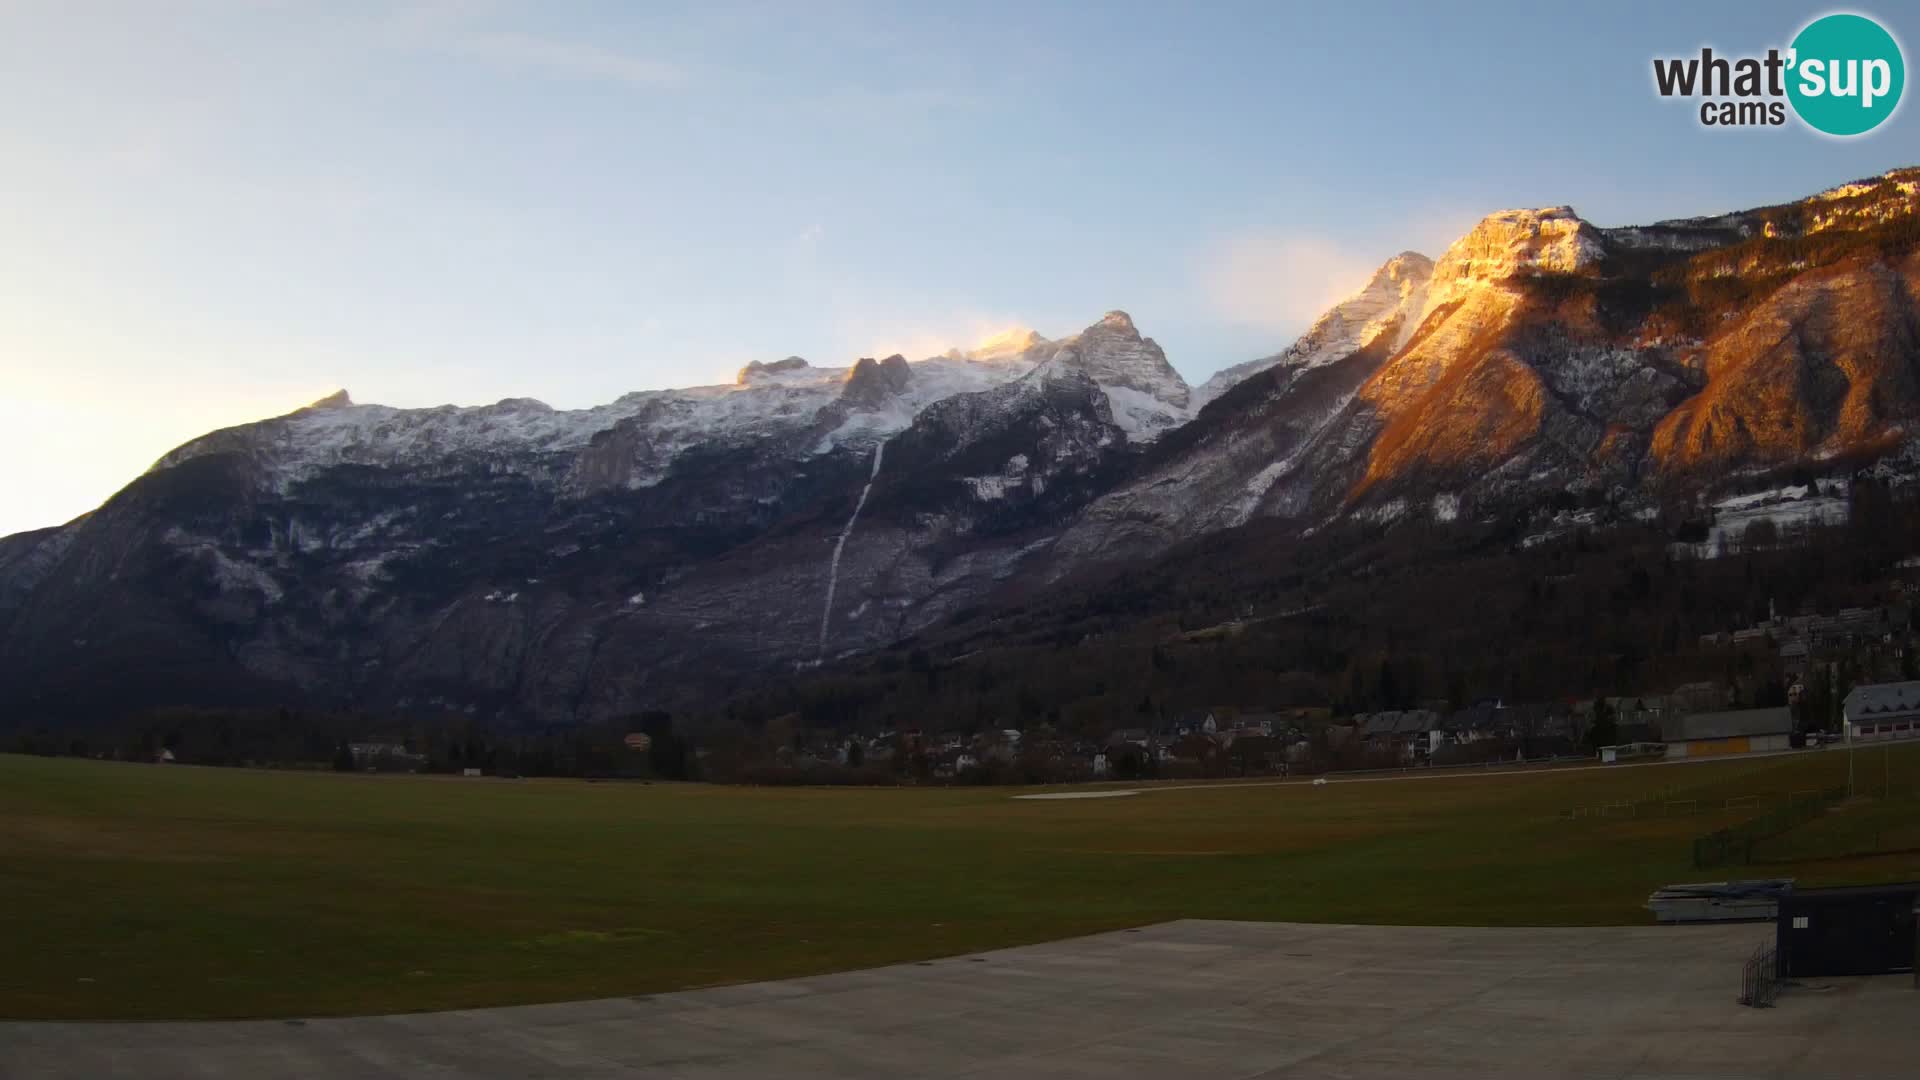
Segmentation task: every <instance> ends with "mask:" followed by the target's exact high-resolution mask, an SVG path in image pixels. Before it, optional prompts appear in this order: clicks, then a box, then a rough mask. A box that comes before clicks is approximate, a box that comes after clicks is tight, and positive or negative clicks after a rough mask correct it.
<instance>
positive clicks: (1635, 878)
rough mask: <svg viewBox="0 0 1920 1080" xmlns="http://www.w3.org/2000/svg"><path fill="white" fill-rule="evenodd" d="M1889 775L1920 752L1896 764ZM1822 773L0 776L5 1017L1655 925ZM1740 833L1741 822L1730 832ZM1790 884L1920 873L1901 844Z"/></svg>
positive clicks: (483, 996)
mask: <svg viewBox="0 0 1920 1080" xmlns="http://www.w3.org/2000/svg"><path fill="white" fill-rule="evenodd" d="M1892 767H1893V769H1894V771H1895V772H1897V773H1899V774H1900V775H1902V776H1904V777H1906V778H1907V780H1908V782H1909V783H1911V781H1912V780H1913V779H1915V778H1920V754H1915V753H1913V752H1904V753H1900V754H1897V755H1896V757H1895V759H1894V764H1893V766H1892ZM1844 776H1845V761H1844V755H1842V754H1838V753H1825V754H1808V755H1797V756H1793V757H1785V758H1767V759H1753V760H1747V761H1728V762H1717V763H1711V764H1700V765H1687V766H1675V767H1654V768H1632V769H1614V770H1594V771H1579V772H1568V771H1560V772H1544V773H1533V774H1523V775H1507V776H1500V775H1496V776H1475V777H1470V778H1461V779H1445V778H1443V779H1427V780H1409V781H1405V782H1384V783H1335V784H1331V785H1327V786H1324V787H1317V788H1316V787H1311V786H1307V785H1303V784H1287V785H1280V786H1272V785H1267V786H1251V787H1215V788H1208V789H1205V790H1149V791H1148V793H1147V794H1144V795H1141V796H1137V797H1132V798H1125V799H1104V800H1091V801H1080V802H1022V801H1013V800H1011V799H1009V797H1008V796H1009V795H1010V794H1013V793H1012V792H1010V791H1008V790H1005V789H919V790H915V789H886V790H846V789H836V790H794V789H747V788H719V787H703V786H691V785H652V786H643V785H632V784H585V783H577V782H562V781H553V782H513V781H497V780H454V779H431V778H411V777H363V776H336V775H329V774H294V773H274V772H255V771H241V770H215V769H193V768H176V767H155V766H142V765H126V764H111V763H100V762H87V761H72V760H46V759H37V758H24V757H8V756H0V956H4V957H6V962H5V963H4V964H0V1016H7V1017H16V1018H20V1017H39V1018H101V1019H105V1018H114V1019H128V1018H161V1017H180V1018H185V1017H214V1016H227V1017H234V1016H288V1015H318V1014H338V1013H364V1012H386V1011H403V1010H414V1009H434V1008H452V1007H466V1006H479V1005H499V1004H510V1003H520V1002H533V1001H550V1000H560V999H569V998H583V997H596V996H609V995H621V994H642V993H650V992H657V991H664V990H670V989H677V988H685V987H691V986H701V985H709V984H714V983H724V982H733V981H740V980H748V979H761V978H776V977H782V976H791V975H798V974H803V973H812V972H821V971H829V970H837V969H846V968H853V967H861V966H866V965H873V964H881V963H889V962H897V961H904V960H913V959H924V958H930V957H936V956H942V955H951V954H954V953H960V952H967V951H972V950H976V949H982V948H990V947H996V946H1005V945H1013V944H1021V943H1030V942H1036V941H1042V940H1047V939H1053V938H1059V937H1064V936H1069V935H1074V934H1081V933H1089V932H1094V931H1100V930H1110V929H1116V928H1119V927H1124V926H1135V925H1141V924H1145V923H1151V922H1157V921H1160V920H1164V919H1171V918H1181V917H1206V918H1229V919H1283V920H1308V921H1342V922H1391V923H1416V924H1417V923H1431V924H1483V925H1518V924H1609V923H1641V922H1646V921H1648V918H1649V917H1648V915H1647V913H1646V912H1645V911H1644V910H1643V909H1642V907H1641V904H1642V903H1643V901H1644V900H1645V898H1646V895H1647V893H1648V892H1649V891H1650V890H1651V889H1653V888H1654V887H1655V886H1658V885H1662V884H1667V883H1670V882H1676V881H1686V880H1698V879H1699V878H1700V877H1701V876H1702V875H1701V874H1700V873H1699V872H1698V871H1694V870H1692V869H1691V868H1690V866H1689V862H1688V860H1689V853H1690V848H1689V842H1690V840H1691V838H1692V837H1693V836H1694V835H1696V834H1698V833H1701V832H1704V831H1707V830H1708V829H1711V828H1715V827H1718V826H1719V825H1722V824H1728V823H1730V822H1732V821H1735V820H1738V819H1740V817H1742V816H1743V815H1742V813H1739V812H1724V811H1723V812H1719V813H1709V814H1702V815H1698V816H1688V817H1674V818H1642V819H1632V820H1627V819H1599V818H1591V819H1588V818H1583V819H1579V820H1574V821H1566V820H1561V818H1560V817H1559V811H1560V810H1561V809H1563V808H1566V807H1571V806H1577V805H1587V804H1596V803H1605V802H1615V801H1636V800H1640V799H1645V798H1651V797H1653V796H1654V795H1656V794H1657V793H1659V794H1671V795H1673V796H1674V797H1676V798H1683V799H1699V800H1702V801H1703V802H1707V801H1711V800H1717V799H1724V798H1726V797H1728V796H1731V795H1744V794H1779V793H1785V792H1787V791H1791V790H1799V789H1806V788H1811V787H1819V786H1824V785H1827V784H1831V783H1838V782H1842V781H1843V779H1844ZM1749 813H1750V812H1749ZM1797 869H1803V870H1804V872H1803V873H1802V874H1801V876H1802V877H1803V878H1805V879H1808V880H1819V881H1826V882H1839V881H1856V880H1890V879H1897V878H1903V877H1915V876H1920V856H1917V855H1914V854H1911V853H1908V854H1901V855H1893V856H1884V857H1873V858H1866V859H1856V860H1825V861H1820V860H1810V861H1809V862H1808V863H1807V864H1806V866H1805V867H1804V868H1797V867H1795V866H1791V865H1789V866H1769V867H1767V868H1766V873H1768V874H1775V873H1782V872H1786V873H1793V872H1795V871H1796V870H1797Z"/></svg>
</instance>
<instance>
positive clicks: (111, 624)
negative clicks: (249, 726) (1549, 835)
mask: <svg viewBox="0 0 1920 1080" xmlns="http://www.w3.org/2000/svg"><path fill="white" fill-rule="evenodd" d="M1916 182H1920V171H1914V170H1908V171H1902V172H1896V173H1892V174H1889V175H1887V176H1885V177H1880V178H1874V179H1872V180H1869V181H1864V182H1861V183H1858V184H1852V185H1848V186H1846V187H1843V188H1837V189H1834V190H1833V191H1830V192H1826V193H1823V194H1821V195H1818V196H1814V197H1813V198H1810V199H1807V200H1803V201H1801V202H1797V203H1791V204H1786V205H1783V206H1777V207H1766V208H1761V209H1757V210H1751V211H1745V212H1740V213H1734V214H1727V215H1723V216H1719V217H1712V218H1699V219H1687V220H1681V221H1669V222H1662V223H1658V224H1655V225H1651V226H1645V227H1638V228H1626V229H1603V228H1599V227H1596V226H1594V225H1592V224H1590V223H1588V222H1586V221H1584V220H1582V219H1580V218H1579V217H1578V215H1577V214H1575V213H1574V212H1573V210H1572V209H1570V208H1567V207H1554V208H1548V209H1541V210H1517V211H1507V212H1503V213H1498V214H1494V215H1491V216H1489V217H1488V218H1486V219H1485V220H1484V221H1482V222H1481V223H1480V224H1479V225H1478V226H1476V227H1475V228H1474V229H1473V230H1472V231H1471V232H1470V233H1469V234H1468V235H1467V236H1465V237H1463V238H1461V239H1460V240H1459V241H1458V242H1456V243H1455V244H1453V245H1452V246H1451V247H1450V248H1449V249H1448V250H1447V251H1446V252H1444V253H1443V254H1442V255H1441V257H1440V258H1439V259H1438V260H1434V261H1429V260H1428V259H1426V258H1425V257H1423V256H1420V255H1418V254H1415V253H1412V252H1407V253H1403V254H1401V255H1399V256H1396V257H1395V258H1394V259H1392V260H1390V261H1389V262H1388V263H1387V264H1386V265H1384V266H1383V267H1382V268H1381V269H1380V271H1379V272H1378V273H1377V274H1376V275H1375V276H1374V277H1373V279H1372V280H1371V281H1370V282H1368V284H1367V285H1366V286H1365V287H1364V288H1363V289H1362V290H1361V291H1360V292H1359V293H1357V294H1356V295H1355V296H1353V297H1351V298H1349V299H1348V300H1346V301H1343V302H1342V303H1340V304H1338V305H1336V306H1335V307H1334V308H1333V309H1331V310H1329V311H1328V312H1327V313H1326V314H1325V315H1324V316H1323V317H1321V318H1320V319H1319V320H1318V321H1317V322H1316V323H1315V324H1314V325H1313V326H1312V327H1311V328H1310V329H1309V330H1308V332H1307V333H1306V334H1305V335H1303V336H1302V337H1301V338H1300V339H1299V340H1298V341H1296V342H1295V343H1293V344H1292V345H1291V346H1289V347H1288V348H1286V349H1284V350H1282V351H1281V352H1278V353H1276V354H1274V355H1272V356H1269V357H1265V358H1262V359H1259V360H1255V361H1251V362H1249V363H1248V364H1243V365H1240V366H1238V367H1235V368H1231V369H1228V371H1226V372H1223V373H1221V374H1220V375H1218V376H1216V377H1214V378H1213V379H1210V380H1208V382H1207V383H1206V384H1205V385H1203V386H1201V387H1200V388H1198V389H1197V390H1194V389H1190V388H1189V387H1188V386H1187V384H1186V383H1185V382H1184V381H1183V380H1182V379H1181V378H1180V376H1179V375H1178V374H1177V373H1176V372H1175V371H1174V369H1173V368H1172V367H1171V366H1170V365H1169V364H1168V363H1167V360H1166V357H1165V355H1164V354H1163V352H1162V351H1161V349H1160V348H1159V346H1158V345H1156V344H1155V343H1154V342H1153V340H1152V339H1151V338H1144V337H1142V336H1141V335H1140V334H1139V332H1138V330H1137V329H1136V328H1135V326H1134V325H1133V322H1132V320H1131V319H1130V318H1129V317H1128V316H1126V315H1125V314H1124V313H1121V312H1110V313H1108V314H1107V315H1106V316H1104V317H1103V318H1102V319H1101V320H1100V321H1098V322H1096V323H1095V324H1093V325H1092V326H1089V327H1088V328H1087V329H1085V330H1084V331H1082V332H1080V333H1079V334H1076V335H1073V336H1070V337H1067V338H1065V339H1062V340H1059V341H1049V340H1047V339H1046V338H1043V337H1041V336H1040V335H1039V334H1037V333H1034V332H1033V331H1029V330H1020V331H1015V332H1011V333H1008V334H1005V335H1001V336H1000V337H998V338H996V339H994V340H993V341H990V342H987V343H984V344H983V345H982V346H980V347H979V348H976V349H974V350H972V351H965V352H963V351H958V350H955V351H951V352H949V353H947V354H945V355H943V356H938V357H932V358H928V359H925V360H920V361H911V362H910V361H908V360H906V359H905V358H903V357H899V356H893V357H887V358H884V359H874V358H869V359H862V360H860V361H859V362H858V363H856V364H854V365H852V366H851V367H847V368H818V367H814V366H812V365H810V364H809V363H808V362H807V361H805V360H803V359H800V358H798V357H788V358H786V359H783V360H778V361H772V362H757V363H754V364H750V365H748V366H747V367H746V368H744V369H743V370H742V371H741V372H740V373H739V375H738V377H737V379H736V381H735V382H734V383H733V384H731V385H725V386H710V387H699V388H694V389H688V390H667V391H650V392H645V393H637V394H630V395H627V396H626V397H623V398H621V399H619V400H618V401H616V402H613V403H612V404H609V405H605V406H601V407H598V408H594V409H588V410H581V411H572V412H568V411H559V410H554V409H551V408H549V407H547V406H545V405H543V404H541V403H539V402H537V401H531V400H520V399H516V400H508V401H502V402H499V403H497V404H494V405H490V406H484V407H478V408H454V407H442V408H437V409H415V410H402V409H392V408H387V407H384V406H377V405H357V404H354V403H353V402H352V401H351V400H350V399H349V398H347V396H346V395H345V394H339V395H335V396H334V397H331V398H328V399H325V400H323V401H319V402H316V403H314V404H313V405H312V406H309V407H307V408H305V409H301V410H298V411H296V412H293V413H290V414H288V415H286V416H283V417H278V418H275V419H272V420H266V421H262V422H260V423H256V424H248V425H243V426H241V427H237V428H231V429H228V430H225V431H219V432H214V433H212V434H209V435H207V436H204V437H202V438H200V439H196V440H194V441H192V442H190V443H188V444H186V445H184V446H182V447H180V448H179V449H177V450H175V451H173V452H172V453H170V454H168V455H166V456H165V457H164V458H162V459H161V461H159V462H158V463H157V464H155V466H154V467H153V468H152V469H151V470H149V471H148V472H147V473H146V474H145V475H143V476H141V477H139V478H137V479H136V480H135V481H134V482H133V483H132V484H130V485H129V486H128V487H127V488H126V489H125V490H123V491H122V492H120V493H119V494H118V495H116V496H115V497H114V498H112V499H111V500H109V501H108V502H107V503H106V504H105V505H104V506H102V507H101V508H100V509H99V510H97V511H95V512H94V513H92V514H89V515H87V516H86V517H83V518H81V519H79V520H77V521H75V522H73V523H71V524H69V525H67V526H65V527H62V528H59V529H51V530H42V531H39V532H35V533H28V534H22V535H20V536H15V537H8V538H5V539H0V709H4V710H5V712H6V714H8V715H13V716H27V717H53V718H57V717H60V716H66V715H86V714H98V713H99V712H101V711H102V710H116V709H126V708H138V707H148V706H154V705H165V704H177V703H195V704H212V703H222V702H248V703H256V704H257V703H267V704H275V703H283V702H289V701H303V702H313V703H316V704H322V703H324V704H327V705H331V706H345V707H353V708H360V709H365V710H368V711H369V712H374V713H379V714H383V715H389V714H390V715H406V714H409V713H433V714H438V715H444V714H446V713H461V714H466V715H471V716H473V717H475V718H477V719H484V720H487V721H490V722H499V723H567V722H587V721H594V720H599V719H604V718H608V717H613V716H618V715H622V714H625V713H629V712H632V711H635V710H638V709H641V708H646V707H649V706H652V705H656V704H663V703H665V704H671V703H674V702H679V701H685V700H689V699H705V700H712V699H713V698H715V697H717V696H721V695H725V694H728V693H730V692H732V691H734V690H736V689H738V688H739V687H740V686H742V685H744V684H746V683H747V682H749V681H751V680H755V679H759V678H764V677H766V676H768V675H777V674H779V673H781V672H791V671H794V670H795V669H797V668H802V667H806V666H810V665H814V664H818V663H822V662H831V661H832V660H833V659H835V658H836V657H838V656H841V655H844V654H846V653H848V652H852V651H859V650H864V649H869V648H874V647H877V646H880V645H884V644H888V643H891V642H895V641H898V640H900V639H902V638H904V637H906V636H908V635H912V634H914V633H916V632H918V631H920V630H922V629H925V628H927V627H930V626H932V625H934V624H936V623H938V622H940V621H941V620H943V619H946V618H948V617H950V616H953V615H955V614H957V613H959V612H962V611H963V610H965V609H969V608H972V607H974V606H976V605H979V604H981V603H983V602H987V601H990V600H991V599H992V598H994V597H996V596H999V595H1002V594H1003V593H1004V592H1005V591H1006V590H1009V589H1014V588H1018V589H1032V588H1036V587H1043V586H1044V583H1045V582H1048V581H1052V580H1057V579H1059V578H1062V577H1065V576H1082V577H1084V576H1086V575H1093V574H1098V573H1100V572H1102V568H1105V567H1110V566H1113V565H1115V564H1117V563H1121V562H1124V561H1126V560H1130V559H1138V558H1148V557H1153V556H1155V555H1157V554H1159V553H1161V552H1164V551H1166V550H1168V549H1169V548H1171V547H1172V546H1174V545H1176V544H1180V543H1182V542H1185V541H1188V540H1192V539H1194V538H1196V537H1200V536H1203V535H1205V534H1208V533H1210V532H1214V531H1217V530H1222V529H1229V528H1234V527H1236V526H1240V525H1243V524H1246V523H1248V522H1250V521H1253V520H1254V519H1270V520H1271V521H1272V522H1277V523H1280V524H1282V525H1284V526H1286V527H1288V528H1291V529H1293V530H1295V531H1296V532H1299V533H1311V532H1318V531H1323V530H1327V529H1337V528H1342V527H1346V524H1347V523H1352V522H1364V523H1371V524H1374V525H1377V524H1380V523H1392V522H1398V521H1406V520H1416V519H1418V520H1429V521H1435V522H1441V523H1444V522H1447V521H1452V520H1456V519H1460V518H1463V517H1468V518H1479V517H1483V516H1486V515H1490V514H1511V513H1522V514H1524V513H1528V512H1530V511H1529V508H1530V507H1531V508H1539V507H1542V506H1546V505H1550V504H1552V503H1554V502H1555V501H1558V500H1563V499H1565V498H1567V497H1569V496H1577V497H1580V498H1583V499H1588V500H1593V499H1600V500H1604V501H1608V502H1610V503H1612V504H1615V505H1618V506H1620V507H1622V508H1623V510H1624V512H1634V511H1633V508H1634V507H1636V506H1651V505H1654V504H1655V503H1656V502H1658V501H1660V500H1668V499H1673V498H1686V497H1690V496H1691V495H1692V494H1697V493H1699V492H1703V491H1706V490H1708V489H1711V488H1712V487H1713V486H1714V485H1716V484H1718V483H1721V482H1723V481H1724V480H1725V479H1726V478H1727V477H1729V476H1734V475H1738V474H1739V473H1741V471H1743V470H1752V469H1756V468H1766V467H1773V466H1778V465H1782V464H1790V463H1794V462H1801V461H1806V462H1814V463H1826V462H1833V461H1836V460H1840V459H1843V458H1849V456H1853V457H1860V456H1862V455H1864V457H1863V460H1864V459H1867V458H1871V457H1873V456H1876V455H1895V459H1897V460H1901V461H1909V460H1912V459H1913V458H1914V457H1915V455H1914V454H1913V453H1912V452H1911V451H1910V450H1909V449H1908V447H1909V445H1910V444H1909V433H1910V432H1911V431H1913V430H1914V424H1915V422H1916V421H1920V223H1917V221H1916V218H1915V215H1914V209H1915V205H1916Z"/></svg>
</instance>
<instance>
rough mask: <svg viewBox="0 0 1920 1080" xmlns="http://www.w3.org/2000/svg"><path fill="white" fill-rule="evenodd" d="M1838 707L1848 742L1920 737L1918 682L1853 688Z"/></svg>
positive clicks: (1919, 693)
mask: <svg viewBox="0 0 1920 1080" xmlns="http://www.w3.org/2000/svg"><path fill="white" fill-rule="evenodd" d="M1840 708H1841V715H1842V716H1843V717H1844V718H1845V720H1846V733H1847V741H1849V742H1885V741H1887V740H1889V739H1917V738H1920V682H1897V683H1876V684H1873V685H1869V686H1856V687H1854V688H1853V690H1852V692H1850V693H1849V694H1847V699H1846V701H1844V702H1842V703H1841V706H1840Z"/></svg>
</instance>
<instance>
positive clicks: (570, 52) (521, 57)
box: [447, 30, 686, 89]
mask: <svg viewBox="0 0 1920 1080" xmlns="http://www.w3.org/2000/svg"><path fill="white" fill-rule="evenodd" d="M447 47H448V49H449V51H452V52H456V53H459V54H461V55H463V56H471V57H474V58H476V59H480V60H485V61H488V62H490V63H495V64H499V65H501V66H504V67H511V68H520V69H523V70H527V71H538V72H542V73H544V74H549V75H559V76H563V77H565V78H573V79H585V80H591V81H597V82H610V83H617V84H620V85H624V86H633V87H640V88H643V89H659V88H663V87H673V86H679V85H681V84H682V83H684V82H685V81H686V71H685V69H683V68H681V67H680V66H679V65H678V64H674V63H671V62H668V61H664V60H654V59H650V58H647V57H642V56H635V55H632V54H630V53H624V52H620V51H618V50H615V49H609V48H604V47H602V46H599V45H592V44H588V43H586V42H579V41H561V40H558V39H554V38H546V37H540V36H537V35H534V34H523V33H519V32H516V31H511V30H486V31H466V32H462V33H458V34H456V35H454V36H453V37H452V38H450V39H449V40H448V41H447Z"/></svg>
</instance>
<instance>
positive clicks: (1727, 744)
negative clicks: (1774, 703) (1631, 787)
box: [1667, 705, 1793, 758]
mask: <svg viewBox="0 0 1920 1080" xmlns="http://www.w3.org/2000/svg"><path fill="white" fill-rule="evenodd" d="M1668 726H1669V727H1670V728H1671V729H1672V730H1671V731H1669V732H1668V733H1667V756H1668V757H1670V758H1683V757H1712V756H1715V755H1720V754H1759V753H1765V752H1767V751H1770V750H1786V749H1788V748H1789V747H1790V746H1791V739H1792V737H1793V710H1792V709H1789V708H1787V707H1786V706H1784V705H1783V706H1781V707H1779V708H1776V709H1736V710H1734V711H1732V712H1710V713H1695V714H1694V715H1692V716H1687V717H1682V718H1681V719H1679V720H1675V721H1672V722H1671V723H1670V724H1669V725H1668Z"/></svg>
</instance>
